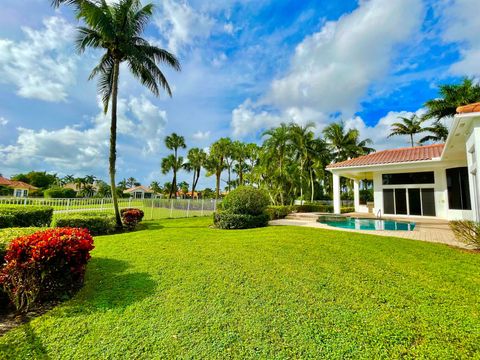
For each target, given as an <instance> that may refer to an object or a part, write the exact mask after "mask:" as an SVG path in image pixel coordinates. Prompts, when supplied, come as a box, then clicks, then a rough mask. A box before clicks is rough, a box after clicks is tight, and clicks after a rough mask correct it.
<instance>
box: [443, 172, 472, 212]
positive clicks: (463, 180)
mask: <svg viewBox="0 0 480 360" xmlns="http://www.w3.org/2000/svg"><path fill="white" fill-rule="evenodd" d="M446 173H447V188H448V207H449V208H450V209H452V210H472V205H471V203H470V186H469V181H468V168H466V167H461V168H454V169H447V170H446Z"/></svg>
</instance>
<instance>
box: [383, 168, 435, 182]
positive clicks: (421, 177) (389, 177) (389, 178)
mask: <svg viewBox="0 0 480 360" xmlns="http://www.w3.org/2000/svg"><path fill="white" fill-rule="evenodd" d="M382 183H383V185H411V184H434V183H435V176H434V174H433V171H426V172H417V173H400V174H383V175H382Z"/></svg>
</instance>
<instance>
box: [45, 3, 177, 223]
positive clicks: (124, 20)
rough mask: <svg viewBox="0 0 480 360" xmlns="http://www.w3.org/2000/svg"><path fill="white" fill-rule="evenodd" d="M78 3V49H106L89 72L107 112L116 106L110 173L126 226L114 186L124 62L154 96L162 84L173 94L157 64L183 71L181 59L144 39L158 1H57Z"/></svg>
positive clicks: (76, 8)
mask: <svg viewBox="0 0 480 360" xmlns="http://www.w3.org/2000/svg"><path fill="white" fill-rule="evenodd" d="M62 3H65V4H72V5H74V6H75V10H76V13H77V17H78V18H79V19H81V20H83V22H84V23H85V26H82V27H79V29H78V31H79V36H78V38H77V41H76V43H77V49H78V51H79V52H80V53H83V52H84V51H85V50H86V49H87V48H93V49H99V50H104V54H103V56H102V58H101V60H100V63H99V64H98V65H97V66H95V68H94V69H93V70H92V73H91V74H90V79H92V78H95V77H97V78H98V92H99V94H100V95H101V97H102V100H103V105H104V112H105V114H106V113H107V112H108V109H109V106H110V108H111V124H110V155H109V173H110V186H111V191H112V199H113V205H114V209H115V218H116V223H117V227H119V228H120V227H121V226H122V221H121V218H120V212H119V210H118V201H117V191H116V189H115V186H116V184H115V171H116V167H115V165H116V158H117V151H116V147H117V100H118V84H119V81H118V80H119V75H120V64H122V63H127V64H128V68H129V69H130V72H131V73H132V74H133V76H134V77H136V78H138V79H139V80H140V82H141V83H142V84H143V85H144V86H146V87H147V88H148V89H149V90H150V91H151V92H152V93H153V94H154V95H156V96H158V95H159V94H160V87H162V88H163V89H164V90H165V91H166V92H167V93H168V95H170V96H171V95H172V92H171V89H170V86H169V84H168V82H167V79H166V78H165V75H164V74H163V73H162V71H161V70H160V68H159V67H158V64H160V63H164V64H166V65H168V66H170V67H171V68H173V69H175V70H180V63H179V61H178V60H177V58H176V57H175V56H174V55H173V54H171V53H169V52H168V51H166V50H164V49H160V48H159V47H156V46H154V45H151V44H150V43H149V42H148V41H147V40H145V39H144V38H142V34H143V32H144V29H145V27H146V25H147V24H148V23H149V21H150V19H151V17H152V15H153V8H154V7H153V4H148V5H145V6H143V5H142V3H141V2H140V0H119V1H118V2H115V3H113V4H111V5H109V4H108V3H107V1H106V0H100V1H89V0H76V1H75V0H53V1H52V4H53V5H54V6H59V5H60V4H62Z"/></svg>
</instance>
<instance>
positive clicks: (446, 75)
mask: <svg viewBox="0 0 480 360" xmlns="http://www.w3.org/2000/svg"><path fill="white" fill-rule="evenodd" d="M153 2H154V3H155V4H156V5H157V7H156V12H155V17H154V19H153V22H152V24H151V25H150V26H149V27H148V29H147V32H146V34H145V36H146V37H147V38H148V39H149V40H150V41H152V42H154V43H156V44H157V45H159V46H162V47H164V48H167V49H169V50H170V51H172V52H173V53H175V54H176V55H177V56H178V57H179V59H180V61H181V63H182V67H183V70H182V72H181V73H173V72H172V71H170V70H168V69H165V73H166V75H167V77H168V79H169V82H170V84H171V86H172V88H173V92H174V95H173V98H171V99H170V98H168V97H166V96H164V95H163V96H161V97H160V98H155V97H153V96H152V95H151V94H149V93H148V91H147V90H146V89H143V88H142V87H141V86H140V85H139V84H138V83H137V82H136V80H135V79H133V78H132V77H131V76H129V74H128V72H127V71H123V74H122V76H121V88H120V126H119V133H120V134H119V147H118V156H119V160H118V174H117V177H118V179H120V178H123V177H130V176H134V177H136V178H137V179H139V180H141V181H142V182H144V183H146V184H148V183H150V182H151V181H152V180H158V181H160V182H161V183H163V182H165V181H168V180H170V175H162V174H161V173H160V171H159V167H160V161H161V158H162V157H163V156H165V155H166V154H167V153H168V150H167V149H166V148H165V147H164V145H163V138H164V137H165V136H166V135H167V134H169V133H171V132H173V131H175V132H177V133H179V134H181V135H184V136H185V138H186V142H187V145H188V146H189V147H194V146H195V147H203V148H206V147H208V145H209V144H210V143H211V142H212V141H215V140H216V139H218V138H219V137H221V136H230V137H232V138H236V139H242V140H245V141H254V142H259V141H260V134H261V132H262V131H263V130H264V129H265V128H268V127H271V126H275V125H278V124H279V123H281V122H282V121H283V122H289V121H296V122H299V123H305V122H308V121H313V122H315V123H316V124H317V129H316V131H317V132H318V133H320V132H321V129H322V128H323V127H324V126H325V125H327V124H328V123H330V122H332V121H337V120H339V119H343V120H345V121H346V123H347V125H348V126H350V127H356V128H358V129H359V130H360V131H361V133H362V136H364V137H370V138H371V139H372V140H374V143H375V147H376V148H378V149H383V148H386V147H396V146H405V145H407V142H408V139H403V138H401V137H400V138H394V139H388V140H387V138H386V136H387V134H388V130H389V127H390V124H391V123H392V122H394V121H395V120H396V119H397V117H398V116H400V115H402V116H403V115H409V114H411V113H413V112H419V113H421V112H422V106H423V104H424V102H425V101H426V100H428V99H431V98H434V97H436V96H437V86H438V84H442V83H453V82H457V81H459V80H460V79H461V78H462V77H463V76H470V77H475V78H478V76H479V75H480V38H479V37H478V34H479V33H480V19H479V18H478V17H476V16H471V15H472V14H476V12H477V7H478V6H477V5H478V4H476V2H477V1H476V0H437V1H426V0H370V1H367V0H361V1H349V0H344V1H331V0H329V1H326V0H324V1H320V0H317V1H279V0H275V1H267V0H256V1H253V0H223V1H222V0H211V1H200V0H190V1H179V0H165V1H160V0H154V1H153ZM49 4H50V1H49V0H22V1H18V0H2V11H1V12H0V173H3V174H4V175H7V176H9V175H13V174H15V173H18V172H21V171H28V170H47V171H51V172H57V173H59V174H61V175H65V174H75V175H79V176H80V175H85V174H95V175H97V176H99V177H102V178H106V176H107V172H106V169H107V165H106V164H107V156H106V154H107V149H108V126H109V123H108V119H107V118H105V117H104V116H103V114H102V111H101V107H100V105H99V101H98V98H97V95H96V85H95V82H94V81H91V82H89V81H87V78H88V74H89V71H90V70H91V68H92V67H93V66H94V65H95V63H96V61H97V60H98V58H99V53H95V52H87V53H85V54H82V55H78V54H76V53H75V51H74V49H73V46H72V42H73V39H74V38H75V27H76V26H77V25H78V24H77V21H76V20H75V18H74V17H73V15H72V13H71V11H70V9H69V8H68V7H63V8H60V9H58V10H54V9H52V8H51V7H50V6H49ZM125 70H126V69H125ZM190 177H191V176H190V175H189V174H181V176H180V179H181V180H186V181H187V182H188V181H189V180H190ZM200 186H213V179H205V178H203V179H202V180H201V184H200Z"/></svg>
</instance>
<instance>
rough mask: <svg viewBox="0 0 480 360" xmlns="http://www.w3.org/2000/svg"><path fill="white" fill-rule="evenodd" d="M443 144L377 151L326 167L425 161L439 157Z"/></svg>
mask: <svg viewBox="0 0 480 360" xmlns="http://www.w3.org/2000/svg"><path fill="white" fill-rule="evenodd" d="M444 146H445V145H444V144H435V145H427V146H417V147H410V148H402V149H394V150H384V151H378V152H375V153H373V154H370V155H365V156H360V157H358V158H355V159H350V160H346V161H342V162H339V163H333V164H330V165H328V166H327V169H334V168H342V167H351V166H367V165H382V164H395V163H403V162H411V161H427V160H432V159H433V158H437V157H440V156H441V155H442V151H443V148H444Z"/></svg>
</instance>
